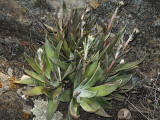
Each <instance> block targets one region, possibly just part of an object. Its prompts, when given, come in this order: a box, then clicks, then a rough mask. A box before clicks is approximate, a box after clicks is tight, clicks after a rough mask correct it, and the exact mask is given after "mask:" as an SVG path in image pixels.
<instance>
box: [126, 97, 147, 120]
mask: <svg viewBox="0 0 160 120" xmlns="http://www.w3.org/2000/svg"><path fill="white" fill-rule="evenodd" d="M127 102H128V103H129V104H131V105H132V106H133V107H134V108H135V109H136V110H137V111H138V112H139V113H140V114H141V115H142V116H143V117H145V118H146V119H147V120H149V119H148V118H147V117H146V116H145V115H144V114H143V113H142V112H141V111H140V110H139V109H138V108H137V107H136V106H135V105H133V104H132V103H131V102H130V101H129V100H128V99H127Z"/></svg>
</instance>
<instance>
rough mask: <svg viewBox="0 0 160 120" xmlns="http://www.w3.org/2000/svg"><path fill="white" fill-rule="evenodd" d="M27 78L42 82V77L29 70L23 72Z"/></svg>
mask: <svg viewBox="0 0 160 120" xmlns="http://www.w3.org/2000/svg"><path fill="white" fill-rule="evenodd" d="M24 71H25V72H26V73H27V74H28V75H29V76H31V77H33V78H34V79H36V80H39V81H41V82H44V80H43V77H42V75H38V74H37V73H35V72H33V71H29V70H24Z"/></svg>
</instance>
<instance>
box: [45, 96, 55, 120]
mask: <svg viewBox="0 0 160 120" xmlns="http://www.w3.org/2000/svg"><path fill="white" fill-rule="evenodd" d="M53 115H54V106H53V100H52V99H49V100H48V105H47V114H46V118H47V120H51V119H52V117H53Z"/></svg>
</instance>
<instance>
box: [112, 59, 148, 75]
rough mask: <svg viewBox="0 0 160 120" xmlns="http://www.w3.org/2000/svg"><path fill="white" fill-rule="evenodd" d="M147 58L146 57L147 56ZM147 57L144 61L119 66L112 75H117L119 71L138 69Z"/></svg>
mask: <svg viewBox="0 0 160 120" xmlns="http://www.w3.org/2000/svg"><path fill="white" fill-rule="evenodd" d="M145 57H146V56H145ZM145 57H143V58H142V59H140V60H137V61H135V62H130V63H126V64H122V65H118V66H117V67H115V68H114V69H113V71H112V73H117V72H118V71H121V70H127V69H130V68H134V67H136V66H137V65H138V64H140V63H141V62H142V61H143V60H144V59H145Z"/></svg>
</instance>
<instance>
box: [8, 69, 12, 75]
mask: <svg viewBox="0 0 160 120" xmlns="http://www.w3.org/2000/svg"><path fill="white" fill-rule="evenodd" d="M7 73H8V75H9V76H13V70H12V68H8V72H7Z"/></svg>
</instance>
